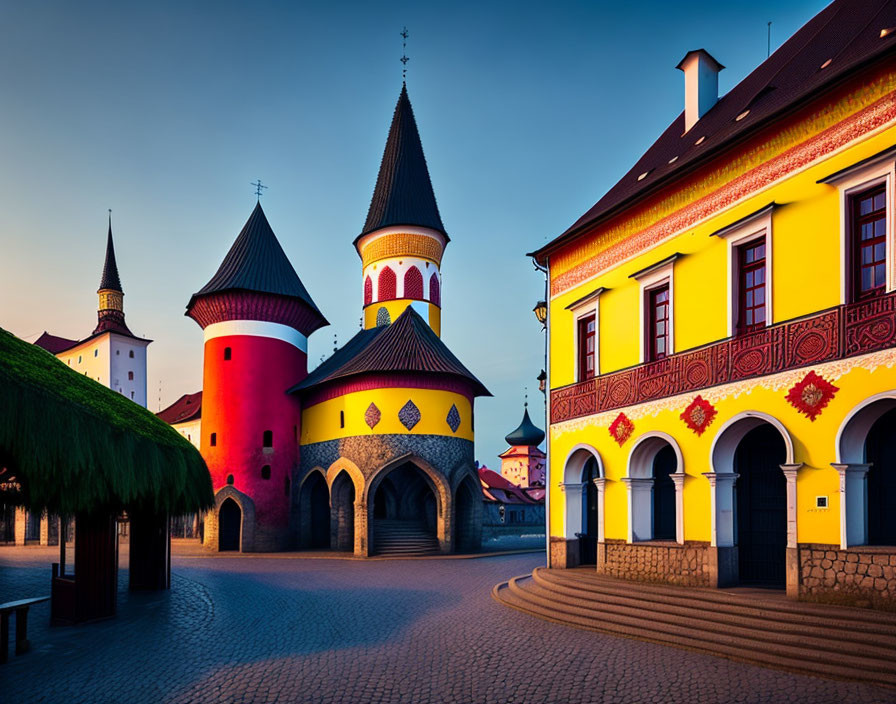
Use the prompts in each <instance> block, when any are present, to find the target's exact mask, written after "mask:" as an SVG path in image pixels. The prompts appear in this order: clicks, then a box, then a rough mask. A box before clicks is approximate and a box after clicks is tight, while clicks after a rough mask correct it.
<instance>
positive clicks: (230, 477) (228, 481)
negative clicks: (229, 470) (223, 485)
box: [227, 474, 233, 486]
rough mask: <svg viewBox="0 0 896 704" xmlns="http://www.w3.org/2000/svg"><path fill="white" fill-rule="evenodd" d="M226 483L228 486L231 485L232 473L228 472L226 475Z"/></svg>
mask: <svg viewBox="0 0 896 704" xmlns="http://www.w3.org/2000/svg"><path fill="white" fill-rule="evenodd" d="M227 483H228V484H229V485H230V486H233V475H232V474H228V475H227Z"/></svg>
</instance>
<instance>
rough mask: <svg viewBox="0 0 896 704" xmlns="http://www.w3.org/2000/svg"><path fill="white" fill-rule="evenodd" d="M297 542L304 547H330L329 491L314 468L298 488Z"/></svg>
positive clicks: (320, 474) (322, 476) (322, 477)
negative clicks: (298, 534)
mask: <svg viewBox="0 0 896 704" xmlns="http://www.w3.org/2000/svg"><path fill="white" fill-rule="evenodd" d="M299 511H300V514H299V525H300V536H299V543H300V545H301V546H302V547H303V548H305V549H311V550H323V549H327V548H329V547H330V492H329V490H328V489H327V482H326V480H325V479H324V475H323V474H322V473H321V472H319V471H317V470H315V471H313V472H311V474H309V475H308V477H307V478H306V479H305V481H304V482H303V483H302V486H301V488H300V489H299Z"/></svg>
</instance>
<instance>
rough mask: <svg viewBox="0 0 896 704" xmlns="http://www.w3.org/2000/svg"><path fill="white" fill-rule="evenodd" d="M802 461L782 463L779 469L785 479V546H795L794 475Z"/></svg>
mask: <svg viewBox="0 0 896 704" xmlns="http://www.w3.org/2000/svg"><path fill="white" fill-rule="evenodd" d="M802 466H803V463H802V462H797V463H796V464H782V465H781V471H782V472H784V478H785V479H786V480H787V547H788V548H795V547H796V539H797V534H796V475H797V472H799V470H800V467H802Z"/></svg>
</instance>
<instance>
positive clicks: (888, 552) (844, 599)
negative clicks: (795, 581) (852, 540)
mask: <svg viewBox="0 0 896 704" xmlns="http://www.w3.org/2000/svg"><path fill="white" fill-rule="evenodd" d="M799 552H800V555H799V557H800V585H799V596H800V598H801V599H806V600H808V601H823V602H828V603H837V604H850V605H853V606H873V607H875V608H882V609H888V610H891V611H896V547H876V546H868V545H859V546H856V547H852V548H848V549H846V550H841V549H840V546H839V545H825V544H818V543H804V544H800V546H799Z"/></svg>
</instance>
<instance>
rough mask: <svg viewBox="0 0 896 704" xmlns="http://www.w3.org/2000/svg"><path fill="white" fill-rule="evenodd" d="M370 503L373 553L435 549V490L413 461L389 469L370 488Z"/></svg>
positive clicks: (436, 499)
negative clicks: (371, 488) (371, 498)
mask: <svg viewBox="0 0 896 704" xmlns="http://www.w3.org/2000/svg"><path fill="white" fill-rule="evenodd" d="M371 503H372V508H373V552H374V553H380V554H382V553H413V552H427V551H434V550H438V540H437V538H436V533H437V530H438V517H439V502H438V498H437V494H436V490H435V487H434V486H433V483H432V480H431V479H430V478H429V477H428V476H427V474H426V472H424V471H423V470H422V469H420V468H419V467H418V466H417V465H415V464H414V463H413V462H405V463H403V464H401V465H399V466H397V467H395V468H393V469H390V470H389V471H388V472H387V474H386V475H385V476H384V477H382V478H381V480H380V481H379V482H378V483H377V485H376V487H375V488H374V490H373V500H372V502H371Z"/></svg>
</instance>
